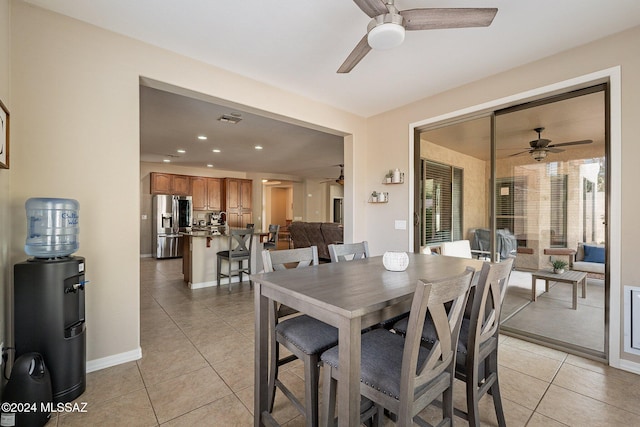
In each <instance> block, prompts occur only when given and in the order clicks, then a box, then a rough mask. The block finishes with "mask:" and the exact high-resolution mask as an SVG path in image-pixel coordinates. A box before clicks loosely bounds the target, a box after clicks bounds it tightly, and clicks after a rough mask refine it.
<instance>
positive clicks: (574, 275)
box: [531, 270, 587, 310]
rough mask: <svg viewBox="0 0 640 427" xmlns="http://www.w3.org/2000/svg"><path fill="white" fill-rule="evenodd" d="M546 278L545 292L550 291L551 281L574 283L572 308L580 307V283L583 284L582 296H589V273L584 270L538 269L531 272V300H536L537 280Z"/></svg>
mask: <svg viewBox="0 0 640 427" xmlns="http://www.w3.org/2000/svg"><path fill="white" fill-rule="evenodd" d="M538 279H540V280H544V284H545V292H549V282H560V283H570V284H572V285H573V304H572V306H571V308H572V309H574V310H577V309H578V284H579V283H581V284H582V298H586V297H587V273H585V272H584V271H575V270H567V271H565V272H564V273H561V274H559V273H554V272H553V271H552V270H538V271H534V272H533V273H531V301H536V299H537V295H536V281H537V280H538Z"/></svg>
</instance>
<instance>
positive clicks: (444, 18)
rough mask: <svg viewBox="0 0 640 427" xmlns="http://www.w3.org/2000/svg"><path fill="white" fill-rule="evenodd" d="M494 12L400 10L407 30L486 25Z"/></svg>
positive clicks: (461, 9)
mask: <svg viewBox="0 0 640 427" xmlns="http://www.w3.org/2000/svg"><path fill="white" fill-rule="evenodd" d="M354 1H355V0H354ZM356 3H357V2H356ZM496 13H498V9H496V8H445V9H407V10H401V11H400V15H402V16H403V17H404V21H405V29H407V30H438V29H445V28H468V27H488V26H489V25H491V23H492V22H493V18H494V17H495V16H496Z"/></svg>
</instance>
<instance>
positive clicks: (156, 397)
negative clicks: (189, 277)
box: [47, 259, 640, 427]
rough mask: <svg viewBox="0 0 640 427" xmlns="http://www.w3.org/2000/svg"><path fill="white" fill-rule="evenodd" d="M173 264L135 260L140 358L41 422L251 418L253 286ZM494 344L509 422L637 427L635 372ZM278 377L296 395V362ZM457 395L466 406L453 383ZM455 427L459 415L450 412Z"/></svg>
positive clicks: (228, 421)
mask: <svg viewBox="0 0 640 427" xmlns="http://www.w3.org/2000/svg"><path fill="white" fill-rule="evenodd" d="M180 271H181V264H180V260H161V261H156V260H153V259H142V260H141V268H140V273H141V280H140V328H141V330H140V336H141V345H142V352H143V358H142V359H141V360H138V361H136V362H129V363H126V364H123V365H119V366H115V367H112V368H108V369H104V370H101V371H97V372H93V373H90V374H88V375H87V390H86V392H85V393H84V394H83V395H82V396H80V397H79V398H78V401H79V402H87V403H88V406H87V412H86V413H72V414H66V415H60V416H58V417H55V418H52V419H51V421H50V422H49V423H48V424H47V426H55V425H58V426H89V425H90V426H98V425H105V426H116V425H118V426H121V425H126V426H158V425H162V426H251V425H253V418H252V408H253V386H252V384H253V293H252V290H251V289H250V288H249V286H248V284H243V285H242V286H237V285H236V286H235V287H234V290H233V291H232V292H231V293H228V292H227V289H226V287H224V288H223V289H218V288H208V289H200V290H195V291H191V290H188V289H187V288H186V287H185V286H184V284H183V282H182V275H181V273H180ZM500 346H501V348H500V375H501V377H500V380H501V389H502V396H503V404H504V407H505V413H506V419H507V424H508V425H509V426H562V425H569V426H633V425H640V405H638V402H639V401H640V377H639V376H636V375H634V374H630V373H626V372H623V371H619V370H616V369H612V368H609V367H607V366H604V365H602V364H599V363H597V362H593V361H590V360H586V359H582V358H579V357H575V356H571V355H567V354H566V353H563V352H560V351H556V350H551V349H548V348H545V347H541V346H538V345H534V344H530V343H527V342H524V341H520V340H517V339H514V338H511V337H502V339H501V343H500ZM282 378H283V379H284V380H285V381H287V382H288V383H289V384H291V385H292V388H293V389H294V390H295V391H296V392H297V393H300V394H303V393H302V391H303V386H304V384H303V380H302V371H301V369H300V365H298V366H294V367H292V368H290V369H289V370H287V371H283V372H282ZM455 396H456V403H457V406H459V407H461V408H464V403H463V402H464V400H463V399H464V390H463V388H462V384H461V383H458V384H456V388H455ZM481 403H482V405H481V413H482V414H483V425H487V426H493V425H497V423H496V421H495V415H493V410H492V402H491V400H490V397H489V396H485V398H484V399H483V401H482V402H481ZM438 411H439V410H437V409H433V408H427V409H426V410H425V412H424V414H425V416H426V417H430V416H432V415H433V416H437V414H438ZM274 415H275V417H276V419H277V420H278V421H279V422H280V423H281V424H283V425H285V426H289V427H292V426H301V425H304V420H303V419H302V418H301V417H300V416H298V415H297V413H296V411H295V409H293V407H292V406H291V405H290V404H288V402H287V401H286V399H283V398H282V395H281V394H280V393H279V394H278V399H277V402H276V411H275V413H274ZM387 424H388V425H393V423H392V422H391V421H388V422H387ZM455 425H456V426H463V425H466V422H465V421H464V420H461V419H457V418H456V420H455Z"/></svg>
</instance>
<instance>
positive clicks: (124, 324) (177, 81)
mask: <svg viewBox="0 0 640 427" xmlns="http://www.w3.org/2000/svg"><path fill="white" fill-rule="evenodd" d="M3 4H4V3H3ZM11 5H12V14H11V24H12V25H11V48H12V56H11V76H12V82H11V89H12V95H13V99H17V100H19V101H18V102H14V103H13V108H12V119H14V118H15V119H14V120H12V131H13V132H12V174H13V175H14V177H13V182H14V183H15V185H13V186H12V188H11V192H10V196H9V197H8V199H9V200H8V203H6V204H5V203H3V204H2V206H3V208H0V209H3V210H4V209H6V208H5V207H4V206H10V208H8V210H9V215H8V216H9V217H10V218H11V220H10V226H9V227H10V228H12V229H14V230H17V231H16V232H15V233H13V235H12V240H11V244H10V245H9V246H8V247H7V252H8V258H9V260H10V262H12V263H13V262H17V261H20V260H22V259H24V258H25V256H24V253H23V251H22V246H23V244H24V233H22V232H20V231H19V230H24V229H26V226H25V219H24V216H25V215H24V212H23V211H24V208H23V204H24V201H25V200H26V199H27V198H29V197H32V196H54V197H70V198H75V199H77V200H79V202H80V227H81V228H80V250H79V251H78V254H79V255H83V256H85V257H86V258H87V278H88V279H90V280H91V287H90V288H88V289H87V307H86V309H87V329H88V334H87V337H88V340H87V341H88V342H87V358H88V361H89V364H90V366H92V365H93V366H99V365H104V364H109V363H113V362H116V361H117V360H118V358H119V357H126V356H130V355H131V354H135V353H136V352H137V351H138V350H139V343H140V340H139V281H140V278H139V274H140V273H139V254H140V213H141V206H140V205H141V197H140V196H141V191H142V190H141V187H142V186H143V185H144V184H143V183H142V180H141V167H140V161H139V133H140V132H139V90H138V87H139V79H140V76H144V77H148V78H151V79H154V80H157V81H161V82H166V83H168V84H171V85H174V86H177V87H182V88H186V89H189V90H193V91H196V92H200V93H204V94H207V95H211V96H215V97H218V98H222V99H226V100H230V101H233V102H235V103H238V104H241V105H248V106H251V107H252V108H255V109H257V110H263V111H271V112H273V113H275V114H278V115H282V116H286V117H291V118H292V119H293V120H295V121H298V122H301V123H310V124H313V125H314V126H316V127H318V128H321V129H325V130H331V129H333V130H336V131H339V132H340V133H342V134H348V135H353V137H349V139H348V141H347V144H346V150H345V151H346V153H345V156H346V158H349V159H352V158H353V157H354V156H353V154H351V153H350V151H353V150H356V149H358V146H359V145H360V144H363V143H364V134H365V132H364V129H365V125H366V123H365V120H364V119H362V118H359V117H357V116H354V115H351V114H348V113H345V112H343V111H340V110H337V109H334V108H331V107H328V106H326V105H324V104H320V103H317V102H314V101H310V100H307V99H305V98H302V97H300V96H297V95H294V94H291V93H287V92H284V91H281V90H278V89H275V88H273V87H270V86H267V85H265V84H262V83H259V82H256V81H252V80H249V79H246V78H242V77H240V76H237V75H233V74H231V73H228V72H226V71H223V70H221V69H218V68H215V67H212V66H209V65H206V64H203V63H200V62H197V61H193V60H190V59H187V58H185V57H181V56H178V55H175V54H173V53H170V52H167V51H164V50H161V49H158V48H155V47H152V46H149V45H146V44H143V43H140V42H137V41H134V40H132V39H128V38H126V37H121V36H118V35H115V34H113V33H110V32H107V31H104V30H100V29H98V28H96V27H93V26H90V25H86V24H84V23H80V22H78V21H75V20H72V19H68V18H66V17H62V16H60V15H57V14H53V13H51V12H48V11H44V10H41V9H38V8H36V7H33V6H31V5H28V4H25V3H23V2H20V1H12V2H11ZM2 28H3V29H4V28H6V27H5V26H4V25H3V26H2ZM3 31H4V30H3ZM360 163H361V161H360V160H358V162H356V164H360ZM360 167H361V168H362V167H364V166H363V164H361V165H360ZM0 179H4V177H2V178H0ZM347 180H348V185H351V186H352V187H351V188H350V189H349V190H348V191H349V192H351V193H353V192H354V191H359V190H358V183H356V182H355V181H354V180H353V178H352V177H351V176H348V177H347ZM5 194H6V192H5ZM255 197H257V195H256V196H255ZM260 197H261V194H260ZM351 221H352V220H351ZM349 230H351V232H352V233H353V234H355V235H357V234H360V235H362V226H361V223H359V224H354V223H353V221H352V222H351V223H350V224H349ZM3 245H5V243H3ZM6 270H7V269H6V268H5V269H3V272H4V273H5V275H6V274H7V273H6ZM103 358H106V359H103Z"/></svg>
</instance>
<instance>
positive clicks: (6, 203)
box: [0, 0, 26, 372]
mask: <svg viewBox="0 0 640 427" xmlns="http://www.w3.org/2000/svg"><path fill="white" fill-rule="evenodd" d="M9 18H10V2H9V0H0V100H2V103H3V104H4V105H5V106H6V107H7V109H8V110H9V113H13V111H12V110H13V105H12V103H11V90H10V86H11V80H10V73H9V71H10V62H11V61H10V40H11V20H10V19H9ZM12 119H13V117H11V120H12ZM10 142H11V141H10ZM10 154H12V153H10ZM10 160H12V159H10ZM10 166H12V167H13V165H12V164H10ZM12 172H13V171H12V169H9V170H7V169H0V334H1V335H0V341H3V342H4V343H5V345H6V344H7V343H8V341H9V340H8V338H9V336H10V331H7V330H5V326H6V322H5V304H6V303H5V302H6V301H11V286H10V283H11V270H12V267H11V263H10V262H9V251H10V245H9V242H10V236H11V221H10V218H9V217H10V213H11V197H10V184H11V174H12ZM25 216H26V213H25ZM25 230H26V227H25ZM2 366H4V365H2ZM3 372H4V371H3Z"/></svg>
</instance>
